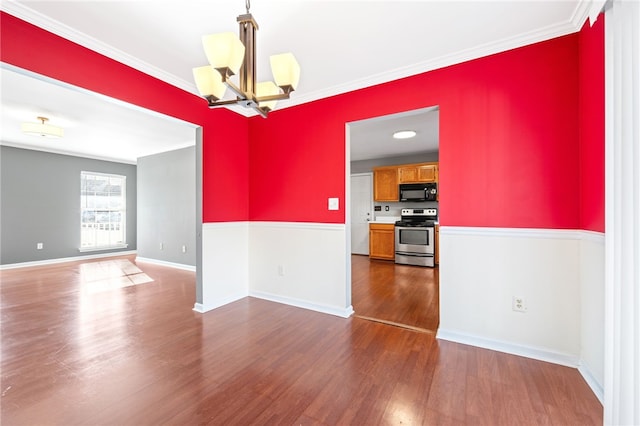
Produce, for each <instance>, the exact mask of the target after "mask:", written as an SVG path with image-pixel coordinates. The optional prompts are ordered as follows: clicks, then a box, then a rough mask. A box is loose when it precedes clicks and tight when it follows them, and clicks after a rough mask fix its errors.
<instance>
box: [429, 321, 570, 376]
mask: <svg viewBox="0 0 640 426" xmlns="http://www.w3.org/2000/svg"><path fill="white" fill-rule="evenodd" d="M436 338H437V339H442V340H448V341H450V342H455V343H462V344H464V345H470V346H476V347H479V348H484V349H490V350H493V351H498V352H504V353H507V354H511V355H518V356H523V357H526V358H532V359H537V360H539V361H546V362H551V363H554V364H559V365H564V366H567V367H573V368H578V366H579V365H580V361H579V359H578V357H576V356H573V355H569V354H563V353H558V352H553V351H550V350H547V349H544V348H534V347H531V346H524V345H518V344H515V343H510V342H505V341H500V340H493V339H487V338H485V337H481V336H473V335H470V334H466V333H459V332H455V331H450V330H442V329H439V330H438V333H437V334H436Z"/></svg>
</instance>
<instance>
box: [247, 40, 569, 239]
mask: <svg viewBox="0 0 640 426" xmlns="http://www.w3.org/2000/svg"><path fill="white" fill-rule="evenodd" d="M578 40H579V36H578V34H573V35H568V36H565V37H561V38H556V39H553V40H550V41H546V42H542V43H537V44H534V45H531V46H527V47H523V48H519V49H515V50H511V51H508V52H504V53H500V54H496V55H492V56H489V57H485V58H481V59H477V60H474V61H469V62H466V63H463V64H459V65H455V66H451V67H447V68H444V69H440V70H436V71H432V72H428V73H424V74H420V75H417V76H413V77H409V78H405V79H402V80H398V81H395V82H390V83H386V84H382V85H378V86H374V87H370V88H367V89H362V90H358V91H355V92H351V93H348V94H344V95H340V96H335V97H332V98H327V99H323V100H320V101H316V102H312V103H308V104H304V105H300V106H297V107H292V108H287V109H284V110H280V111H276V112H274V113H272V114H271V115H270V117H269V119H267V120H263V119H261V118H252V119H251V120H250V129H249V132H250V140H251V149H250V154H249V163H250V169H251V171H250V182H249V187H250V199H251V203H250V214H249V217H250V219H251V220H269V221H310V222H329V223H343V222H344V197H345V194H344V186H345V168H344V163H345V136H344V134H345V130H344V129H345V123H347V122H350V121H355V120H361V119H364V118H370V117H374V116H380V115H385V114H390V113H396V112H400V111H406V110H412V109H417V108H423V107H428V106H433V105H439V106H440V223H441V224H443V225H456V226H494V227H534V228H569V229H573V228H577V227H578V226H579V217H580V215H579V210H578V209H579V199H580V198H579V197H580V193H579V188H580V184H579V165H580V163H579V156H578V147H579V139H578V132H577V129H578V103H577V102H578V52H579V49H578ZM293 96H295V93H294V95H293ZM328 197H340V201H341V206H340V207H341V209H340V211H337V212H334V211H328V210H327V198H328Z"/></svg>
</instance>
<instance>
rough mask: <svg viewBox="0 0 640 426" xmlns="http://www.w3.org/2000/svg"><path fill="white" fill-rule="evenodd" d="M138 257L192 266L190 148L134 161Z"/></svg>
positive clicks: (192, 149)
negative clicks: (135, 168)
mask: <svg viewBox="0 0 640 426" xmlns="http://www.w3.org/2000/svg"><path fill="white" fill-rule="evenodd" d="M182 246H185V247H186V252H185V253H183V252H182ZM138 256H140V257H144V258H147V259H154V260H161V261H164V262H172V263H179V264H182V265H190V266H196V148H195V147H194V146H192V147H188V148H184V149H179V150H176V151H170V152H164V153H161V154H156V155H150V156H147V157H140V158H138Z"/></svg>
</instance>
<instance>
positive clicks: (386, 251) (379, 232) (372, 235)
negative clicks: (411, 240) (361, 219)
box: [369, 223, 396, 260]
mask: <svg viewBox="0 0 640 426" xmlns="http://www.w3.org/2000/svg"><path fill="white" fill-rule="evenodd" d="M395 251H396V248H395V226H394V224H393V223H370V224H369V257H370V258H371V259H382V260H394V259H395V257H396V253H395Z"/></svg>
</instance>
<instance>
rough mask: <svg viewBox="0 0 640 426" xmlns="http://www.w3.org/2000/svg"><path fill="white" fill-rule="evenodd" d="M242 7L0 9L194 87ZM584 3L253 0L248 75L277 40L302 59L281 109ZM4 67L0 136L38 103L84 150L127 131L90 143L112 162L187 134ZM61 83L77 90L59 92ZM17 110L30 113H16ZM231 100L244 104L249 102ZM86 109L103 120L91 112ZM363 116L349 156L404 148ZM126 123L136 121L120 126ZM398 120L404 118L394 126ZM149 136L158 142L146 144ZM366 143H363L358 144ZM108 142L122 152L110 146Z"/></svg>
mask: <svg viewBox="0 0 640 426" xmlns="http://www.w3.org/2000/svg"><path fill="white" fill-rule="evenodd" d="M244 6H245V2H244V1H241V0H233V1H231V0H216V1H206V2H205V1H196V0H181V1H177V0H174V1H153V2H151V1H140V0H137V1H136V0H134V1H126V0H125V1H11V2H8V1H3V2H2V3H1V7H2V10H4V11H5V12H7V13H10V14H13V15H15V16H17V17H19V18H21V19H24V20H27V21H28V22H31V23H34V24H36V25H38V26H40V27H42V28H45V29H47V30H49V31H52V32H54V33H57V34H59V35H62V36H63V37H65V38H68V39H70V40H72V41H75V42H77V43H80V44H82V45H84V46H86V47H88V48H90V49H93V50H96V51H98V52H100V53H103V54H105V55H107V56H109V57H112V58H114V59H116V60H118V61H120V62H123V63H125V64H127V65H130V66H132V67H134V68H137V69H139V70H141V71H143V72H146V73H148V74H150V75H153V76H155V77H158V78H160V79H162V80H165V81H167V82H169V83H171V84H174V85H176V86H177V87H180V88H182V89H184V90H187V91H190V92H193V93H196V90H195V86H194V84H193V82H192V76H191V69H192V68H193V67H196V66H201V65H205V64H206V58H205V55H204V52H203V51H202V48H201V42H200V38H201V36H202V35H204V34H210V33H217V32H223V31H231V32H235V33H237V23H236V17H237V16H238V15H240V14H242V13H245V8H244ZM588 6H589V5H588V1H586V0H555V1H542V0H533V1H516V0H513V1H332V0H295V1H291V0H290V1H285V0H254V1H253V2H252V4H251V13H252V14H253V16H254V18H255V19H256V21H257V22H258V24H259V31H258V40H257V43H258V58H257V62H258V64H257V65H258V78H259V80H267V79H271V75H270V72H269V65H268V57H269V55H271V54H275V53H281V52H285V51H291V52H293V53H294V55H295V56H296V58H297V59H298V62H299V63H300V66H301V68H302V77H301V80H300V84H299V86H298V89H297V90H296V91H295V92H294V93H293V94H292V97H291V99H290V100H288V101H282V102H281V103H279V104H278V107H276V108H286V107H288V106H293V105H296V104H300V103H304V102H309V101H312V100H315V99H320V98H323V97H326V96H330V95H335V94H339V93H344V92H347V91H351V90H355V89H359V88H362V87H367V86H370V85H372V84H377V83H382V82H385V81H389V80H393V79H397V78H401V77H405V76H408V75H413V74H416V73H419V72H424V71H428V70H432V69H435V68H439V67H442V66H446V65H451V64H454V63H458V62H461V61H464V60H469V59H473V58H476V57H481V56H485V55H488V54H491V53H496V52H499V51H503V50H507V49H511V48H514V47H518V46H522V45H525V44H529V43H533V42H537V41H541V40H546V39H549V38H552V37H557V36H560V35H563V34H568V33H571V32H575V31H577V30H578V29H579V28H580V26H581V25H582V23H583V22H584V21H585V19H586V15H587V12H588ZM8 73H10V74H11V75H10V74H8ZM13 74H15V73H13V72H12V71H11V72H10V71H8V70H6V69H4V70H2V79H3V85H2V89H3V90H2V106H3V112H2V120H3V121H2V123H3V131H2V132H3V134H2V140H3V143H12V144H16V145H21V144H30V142H28V141H25V140H18V139H19V135H18V134H15V133H12V132H10V131H9V130H5V126H6V128H7V129H8V128H9V127H10V126H14V125H15V123H16V122H17V121H15V122H14V121H11V120H18V121H19V120H27V119H30V118H31V116H33V119H35V116H36V115H38V114H39V113H40V112H39V110H43V111H44V110H45V109H46V110H48V113H49V114H50V115H52V116H53V117H51V124H56V123H55V122H54V119H53V118H56V119H59V120H61V122H63V121H68V122H69V123H70V125H72V126H77V127H76V129H77V130H78V131H77V132H75V131H73V130H72V129H73V128H74V127H70V128H69V130H67V135H66V136H65V142H64V143H68V144H69V147H71V146H74V144H76V143H77V141H75V140H73V139H72V137H73V135H74V134H75V133H77V134H78V135H82V138H83V139H82V141H81V143H80V144H79V146H80V147H83V148H82V149H84V148H86V147H88V146H103V145H104V146H106V147H109V146H113V144H114V143H115V141H116V140H124V138H125V136H124V135H127V134H133V135H136V138H134V140H133V142H127V143H126V144H123V145H122V146H118V147H117V148H113V149H110V150H107V151H106V152H102V153H99V152H93V153H91V154H90V155H92V156H98V157H106V158H115V159H119V160H121V161H135V158H137V157H138V156H140V155H148V154H151V153H154V152H160V151H164V150H166V148H167V147H168V144H170V142H168V141H167V139H169V138H175V142H174V143H175V146H176V147H180V146H184V144H185V143H189V142H188V141H185V140H184V139H185V135H187V134H191V135H192V134H193V128H192V126H190V125H188V124H185V123H177V122H176V121H175V120H174V121H172V122H170V123H166V126H169V125H170V124H171V125H173V126H177V128H176V129H172V130H168V129H167V128H165V127H163V126H160V127H159V128H160V129H161V131H160V132H155V131H154V129H156V128H158V127H157V126H156V125H149V123H147V122H146V120H157V119H158V117H159V115H158V114H145V113H144V112H141V111H140V110H137V111H132V110H131V109H130V108H127V107H124V106H122V105H118V104H119V103H117V102H116V103H112V104H113V105H111V106H110V107H105V108H106V109H104V110H103V109H101V110H96V111H93V112H92V113H87V114H83V113H82V112H80V111H78V110H82V109H92V108H98V106H97V104H99V103H103V101H104V98H103V97H102V98H100V99H98V98H96V97H95V96H94V95H87V94H86V93H83V94H82V95H84V96H89V97H88V98H84V99H81V98H80V94H78V93H74V94H70V93H73V91H72V90H69V89H68V88H65V90H64V91H61V92H57V93H56V94H55V98H53V99H56V102H55V103H53V104H52V105H46V104H45V103H44V102H43V100H44V99H45V98H48V97H49V95H48V92H47V90H48V89H47V88H46V87H45V86H40V88H39V89H40V92H38V95H37V96H33V94H29V95H27V94H26V93H25V94H24V95H23V96H20V93H21V91H22V89H23V88H24V86H25V85H24V83H25V81H24V80H23V81H22V82H18V81H15V82H14V81H11V83H9V82H8V83H7V84H6V85H5V83H4V81H5V78H6V79H7V80H10V79H13V78H14V77H15V75H13ZM16 80H20V77H16ZM13 83H15V84H13ZM29 85H30V83H29V84H27V86H29ZM49 86H51V84H49ZM9 87H11V88H13V89H14V90H8V91H7V92H11V94H10V95H9V94H8V93H7V94H6V96H5V90H6V89H8V88H9ZM26 90H27V89H25V90H24V92H26ZM51 90H59V88H57V89H56V88H53V89H51ZM66 94H69V96H71V97H75V99H74V100H70V101H69V102H68V103H67V101H66V100H65V98H66ZM92 96H93V97H92ZM204 102H205V101H204V100H203V107H205V106H204ZM116 106H118V107H119V108H121V109H116ZM122 108H124V109H122ZM21 109H22V110H23V113H24V114H26V113H27V112H29V114H30V116H29V117H27V116H26V115H25V117H24V118H20V119H17V118H14V117H17V115H18V112H17V111H20V110H21ZM6 110H9V112H10V113H7V111H6ZM36 111H38V112H36ZM116 111H117V112H116ZM125 111H126V112H127V113H125ZM236 111H238V112H240V113H243V114H247V113H248V111H247V110H242V111H240V110H236ZM128 113H131V115H130V116H129V114H128ZM112 114H113V116H112ZM141 114H142V115H145V117H144V118H143V116H142V115H141ZM92 117H93V118H94V119H93V120H92V119H91V118H92ZM95 117H100V118H101V119H100V120H95ZM420 117H421V116H420V115H419V114H412V115H411V118H410V119H411V120H416V119H417V120H418V121H419V122H421V121H422V120H421V118H420ZM5 120H7V121H5ZM84 120H87V121H86V122H87V123H89V125H88V126H87V127H89V128H90V129H92V130H91V132H89V131H88V130H85V131H83V132H80V131H79V128H80V127H81V126H82V123H83V122H84ZM426 120H428V118H425V121H426ZM432 121H433V120H432ZM99 122H101V123H105V126H106V127H107V128H108V129H110V130H104V131H102V130H99V129H100V124H99ZM436 122H437V120H436ZM107 123H108V124H107ZM371 124H373V125H375V126H380V125H384V126H385V129H384V131H383V129H380V128H376V130H375V131H372V130H369V129H368V128H367V126H366V125H365V124H364V123H359V125H357V126H356V125H354V126H352V129H353V133H352V134H351V143H352V147H353V150H352V160H356V159H365V158H375V157H379V156H389V155H394V156H395V155H401V154H405V153H408V151H407V152H398V151H397V143H396V144H395V145H391V146H392V147H395V148H390V150H391V151H390V150H389V148H387V149H386V150H385V148H384V146H389V142H390V141H391V138H390V137H388V136H387V135H389V134H390V133H392V129H391V128H392V127H395V123H394V120H374V121H372V122H371ZM422 124H424V123H422ZM130 125H135V126H136V127H134V128H133V129H131V130H129V128H128V126H130ZM407 125H408V124H406V123H403V124H402V126H403V127H404V126H407ZM415 125H418V124H415ZM141 128H142V130H140V129H141ZM116 129H120V131H121V132H122V133H121V135H122V137H118V136H117V135H116V134H114V133H111V132H112V131H115V130H116ZM141 131H142V133H140V132H141ZM360 132H362V133H361V134H362V136H361V134H360ZM433 133H434V129H433V128H431V129H430V130H428V129H423V130H420V131H419V135H427V134H433ZM97 134H109V135H110V142H109V143H108V144H103V143H101V142H100V141H98V140H97V139H93V140H92V141H91V143H90V144H88V143H87V139H86V138H87V137H88V136H91V137H92V138H93V137H97V136H96V135H97ZM169 135H171V136H169ZM12 139H13V140H12ZM36 139H37V138H36ZM155 140H157V141H158V142H159V144H160V146H157V147H153V146H152V145H153V144H152V142H153V141H155ZM415 141H417V142H418V143H417V145H418V146H420V144H423V147H420V148H419V149H420V151H430V150H433V149H432V148H429V147H428V146H427V144H428V143H431V144H433V141H430V142H429V141H427V140H422V139H421V138H416V139H415V140H414V142H415ZM191 143H192V141H191ZM436 143H437V142H436ZM364 144H366V146H367V147H368V148H366V149H365V148H364V147H363V146H361V145H364ZM134 147H135V149H132V150H131V151H130V152H129V151H128V148H134ZM73 149H76V148H73ZM114 150H117V151H118V152H120V153H121V154H120V155H119V156H116V157H110V155H111V154H110V153H113V151H114ZM374 152H375V153H374ZM80 153H82V152H80ZM145 153H147V154H145Z"/></svg>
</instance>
